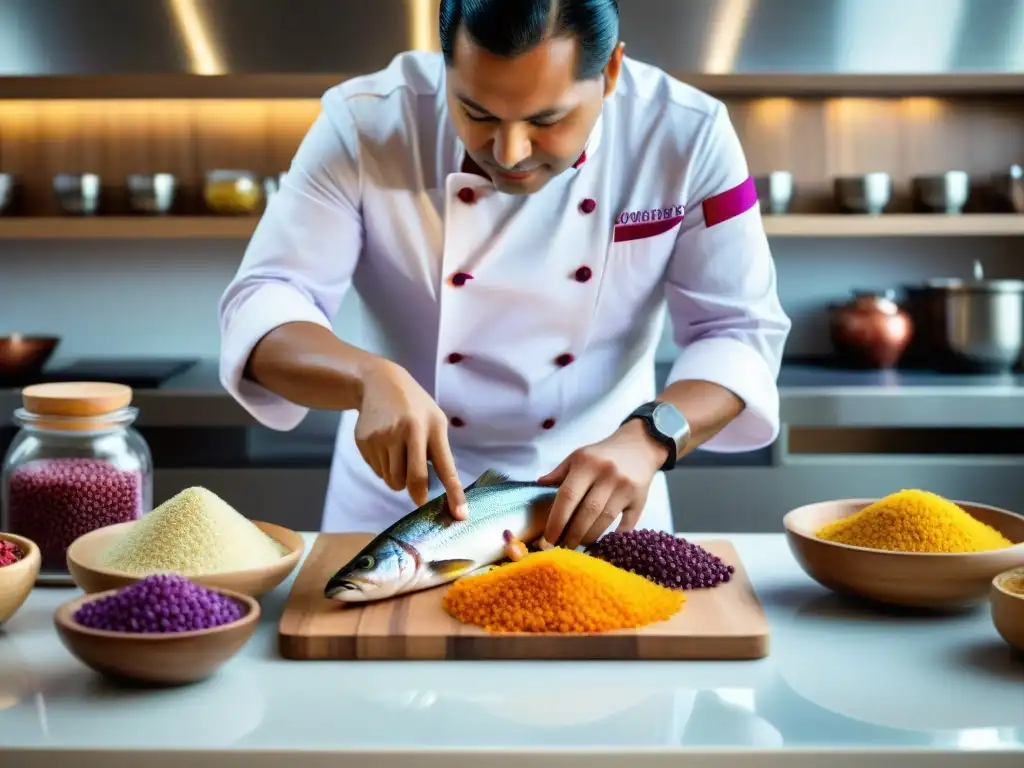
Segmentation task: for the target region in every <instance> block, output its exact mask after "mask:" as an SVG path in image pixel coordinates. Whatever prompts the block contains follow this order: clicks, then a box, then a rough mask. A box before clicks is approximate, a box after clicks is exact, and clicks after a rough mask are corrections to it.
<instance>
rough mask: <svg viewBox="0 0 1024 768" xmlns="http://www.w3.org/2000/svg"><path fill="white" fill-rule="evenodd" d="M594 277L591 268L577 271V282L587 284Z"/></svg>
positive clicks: (582, 268) (581, 268)
mask: <svg viewBox="0 0 1024 768" xmlns="http://www.w3.org/2000/svg"><path fill="white" fill-rule="evenodd" d="M593 276H594V271H593V270H592V269H591V268H590V267H580V268H579V269H577V270H576V282H577V283H585V282H587V280H589V279H590V278H592V277H593Z"/></svg>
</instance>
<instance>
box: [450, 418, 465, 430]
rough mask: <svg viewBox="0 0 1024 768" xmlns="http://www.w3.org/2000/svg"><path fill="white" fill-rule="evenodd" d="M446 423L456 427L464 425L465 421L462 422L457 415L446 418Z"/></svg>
mask: <svg viewBox="0 0 1024 768" xmlns="http://www.w3.org/2000/svg"><path fill="white" fill-rule="evenodd" d="M448 423H449V424H451V425H452V426H453V427H456V428H458V427H464V426H466V422H464V421H463V420H462V419H460V418H459V417H458V416H452V417H451V419H449V420H448Z"/></svg>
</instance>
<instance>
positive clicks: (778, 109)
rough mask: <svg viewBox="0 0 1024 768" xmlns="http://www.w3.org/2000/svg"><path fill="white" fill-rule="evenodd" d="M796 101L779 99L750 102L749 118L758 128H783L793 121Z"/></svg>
mask: <svg viewBox="0 0 1024 768" xmlns="http://www.w3.org/2000/svg"><path fill="white" fill-rule="evenodd" d="M794 111H796V101H794V100H793V99H790V98H785V97H779V98H771V99H757V100H756V101H753V102H751V104H750V112H751V117H752V118H753V120H754V122H755V123H756V124H757V126H758V127H759V128H784V127H786V126H788V125H789V124H790V122H791V121H792V119H793V113H794Z"/></svg>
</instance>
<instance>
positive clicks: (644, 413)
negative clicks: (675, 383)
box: [622, 402, 678, 472]
mask: <svg viewBox="0 0 1024 768" xmlns="http://www.w3.org/2000/svg"><path fill="white" fill-rule="evenodd" d="M658 405H660V403H657V402H652V403H644V404H643V405H641V406H639V407H637V408H636V409H634V410H633V412H632V413H631V414H629V416H627V417H626V418H625V419H624V420H623V422H622V423H623V424H626V423H627V422H630V421H632V420H633V419H640V420H641V421H642V422H643V423H644V425H645V426H646V427H647V433H648V434H649V435H650V436H651V437H653V438H654V439H655V440H657V441H658V442H659V443H661V444H662V445H663V446H665V447H666V448H667V449H668V456H667V457H666V458H665V462H664V463H663V464H662V465H661V471H662V472H668V471H669V470H671V469H674V468H675V466H676V459H677V458H678V457H677V456H676V453H677V452H676V441H675V440H674V439H673V438H672V436H671V435H666V434H665V433H664V432H662V431H661V430H660V429H658V426H657V425H656V424H655V423H654V409H655V408H657V407H658Z"/></svg>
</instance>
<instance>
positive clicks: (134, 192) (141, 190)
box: [124, 173, 178, 215]
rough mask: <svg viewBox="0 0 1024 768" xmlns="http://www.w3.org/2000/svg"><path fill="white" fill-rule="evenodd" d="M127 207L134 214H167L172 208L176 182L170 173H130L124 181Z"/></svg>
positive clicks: (176, 187)
mask: <svg viewBox="0 0 1024 768" xmlns="http://www.w3.org/2000/svg"><path fill="white" fill-rule="evenodd" d="M124 184H125V188H126V189H127V190H128V207H129V208H130V209H131V210H132V211H133V212H135V213H145V214H151V215H152V214H162V213H169V212H170V210H171V208H173V207H174V198H175V195H176V194H177V192H178V180H177V178H175V176H174V174H171V173H130V174H128V175H127V176H125V179H124Z"/></svg>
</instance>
